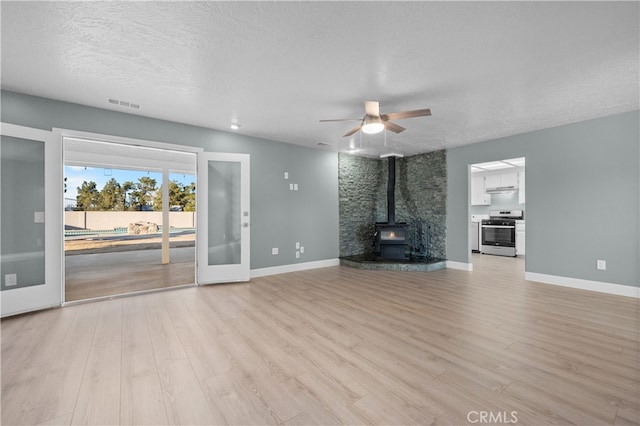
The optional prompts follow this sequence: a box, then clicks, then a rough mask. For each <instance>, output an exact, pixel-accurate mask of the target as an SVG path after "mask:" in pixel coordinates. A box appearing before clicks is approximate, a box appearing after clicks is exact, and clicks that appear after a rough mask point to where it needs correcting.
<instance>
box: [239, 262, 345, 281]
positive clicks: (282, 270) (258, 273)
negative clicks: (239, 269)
mask: <svg viewBox="0 0 640 426" xmlns="http://www.w3.org/2000/svg"><path fill="white" fill-rule="evenodd" d="M338 265H340V259H326V260H317V261H315V262H304V263H293V264H290V265H281V266H272V267H269V268H259V269H252V270H251V278H258V277H266V276H268V275H278V274H286V273H287V272H298V271H306V270H308V269H317V268H328V267H330V266H338Z"/></svg>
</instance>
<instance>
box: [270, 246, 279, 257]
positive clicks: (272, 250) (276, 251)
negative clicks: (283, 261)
mask: <svg viewBox="0 0 640 426" xmlns="http://www.w3.org/2000/svg"><path fill="white" fill-rule="evenodd" d="M271 254H272V255H274V256H275V255H277V254H278V247H274V248H272V249H271Z"/></svg>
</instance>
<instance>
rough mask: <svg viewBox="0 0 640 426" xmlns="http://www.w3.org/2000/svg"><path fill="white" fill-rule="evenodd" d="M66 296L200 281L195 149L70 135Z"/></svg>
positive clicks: (103, 294)
mask: <svg viewBox="0 0 640 426" xmlns="http://www.w3.org/2000/svg"><path fill="white" fill-rule="evenodd" d="M63 152H64V166H65V167H64V169H65V176H64V180H65V212H64V215H65V219H64V228H65V229H64V235H65V238H64V240H65V244H64V246H65V256H64V260H65V261H64V299H63V300H64V301H65V302H74V301H79V300H88V299H96V298H104V297H113V296H118V295H122V294H130V293H136V292H141V291H149V290H158V289H162V288H167V287H176V286H183V285H195V283H196V276H195V234H196V217H195V215H196V211H195V210H196V154H195V153H193V152H184V151H178V150H172V149H166V148H158V147H148V146H139V145H132V144H126V143H116V142H105V141H100V140H92V139H86V138H76V137H64V139H63Z"/></svg>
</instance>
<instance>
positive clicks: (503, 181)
mask: <svg viewBox="0 0 640 426" xmlns="http://www.w3.org/2000/svg"><path fill="white" fill-rule="evenodd" d="M525 164H526V161H525V157H518V158H509V159H501V160H496V161H490V162H484V163H477V164H471V165H469V184H470V186H469V214H470V218H469V246H470V247H469V250H470V252H471V255H470V257H469V259H470V261H471V263H472V265H473V263H475V262H473V260H474V259H479V255H480V256H484V255H487V256H498V258H497V259H496V262H497V264H500V263H499V262H500V261H503V262H509V261H510V260H512V259H511V258H513V257H517V258H519V259H521V260H523V261H524V262H526V231H525V229H526V227H525V223H526V192H525V189H526V188H525ZM497 237H499V238H497ZM501 256H502V258H501V259H500V257H501ZM494 263H495V262H494Z"/></svg>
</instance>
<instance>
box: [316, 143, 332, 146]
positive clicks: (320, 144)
mask: <svg viewBox="0 0 640 426" xmlns="http://www.w3.org/2000/svg"><path fill="white" fill-rule="evenodd" d="M318 146H331V145H329V144H328V143H324V142H318Z"/></svg>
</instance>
